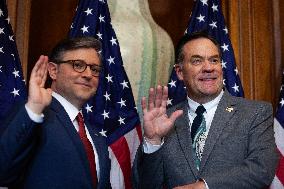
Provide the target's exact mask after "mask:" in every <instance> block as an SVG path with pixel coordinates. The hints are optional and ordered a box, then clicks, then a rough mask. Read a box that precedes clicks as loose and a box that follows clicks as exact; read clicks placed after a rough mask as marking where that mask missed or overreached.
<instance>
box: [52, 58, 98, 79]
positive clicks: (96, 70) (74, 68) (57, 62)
mask: <svg viewBox="0 0 284 189" xmlns="http://www.w3.org/2000/svg"><path fill="white" fill-rule="evenodd" d="M76 62H80V63H82V65H83V66H84V69H83V68H82V70H79V68H76V65H75V63H76ZM55 63H56V64H63V63H67V64H72V67H73V70H74V71H76V72H78V73H83V72H84V71H85V70H86V69H87V67H88V66H89V67H90V70H91V72H92V76H94V77H98V76H99V75H100V73H101V72H103V67H102V66H100V65H96V64H87V63H86V62H85V61H84V60H81V59H77V60H64V61H56V62H55ZM92 67H93V68H94V69H92ZM97 68H99V69H97Z"/></svg>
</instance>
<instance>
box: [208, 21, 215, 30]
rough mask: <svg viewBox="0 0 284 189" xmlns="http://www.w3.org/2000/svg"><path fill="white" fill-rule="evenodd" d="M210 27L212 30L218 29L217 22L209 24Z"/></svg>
mask: <svg viewBox="0 0 284 189" xmlns="http://www.w3.org/2000/svg"><path fill="white" fill-rule="evenodd" d="M209 26H211V27H212V29H214V28H217V22H213V21H212V23H211V24H209Z"/></svg>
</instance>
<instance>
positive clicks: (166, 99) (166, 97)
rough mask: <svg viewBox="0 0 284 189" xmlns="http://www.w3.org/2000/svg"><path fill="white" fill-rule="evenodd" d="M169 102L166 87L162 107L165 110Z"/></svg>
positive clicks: (165, 87)
mask: <svg viewBox="0 0 284 189" xmlns="http://www.w3.org/2000/svg"><path fill="white" fill-rule="evenodd" d="M167 101H168V87H167V86H164V87H163V96H162V107H163V108H166V107H167Z"/></svg>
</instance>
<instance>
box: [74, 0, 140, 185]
mask: <svg viewBox="0 0 284 189" xmlns="http://www.w3.org/2000/svg"><path fill="white" fill-rule="evenodd" d="M69 35H70V36H71V37H75V36H93V37H96V38H97V39H99V40H100V41H101V42H102V47H103V48H102V52H101V53H102V56H103V67H104V73H102V74H101V75H100V81H99V87H98V90H97V94H96V96H95V98H94V99H92V100H90V101H89V102H88V103H87V104H86V106H85V110H84V111H85V112H84V113H85V116H87V117H88V120H89V122H90V123H91V124H92V125H93V126H94V127H98V128H99V129H100V130H101V132H100V133H101V135H102V136H105V137H107V142H108V145H109V147H110V148H109V151H110V156H111V161H112V168H111V184H112V187H113V188H126V189H129V188H131V166H132V162H133V160H134V157H135V153H136V149H137V148H138V146H139V144H140V142H141V138H142V133H141V126H140V120H139V116H138V113H137V109H136V106H135V102H134V98H133V95H132V90H131V86H130V83H129V80H128V78H127V75H126V72H125V70H124V67H123V62H122V58H121V54H120V48H119V43H118V40H117V37H116V35H115V32H114V29H113V27H112V25H111V18H110V13H109V9H108V4H107V1H106V0H80V1H79V5H78V7H77V10H76V15H75V17H74V19H73V23H72V25H71V30H70V33H69Z"/></svg>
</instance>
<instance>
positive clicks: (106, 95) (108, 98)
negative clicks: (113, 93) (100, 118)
mask: <svg viewBox="0 0 284 189" xmlns="http://www.w3.org/2000/svg"><path fill="white" fill-rule="evenodd" d="M104 97H105V98H106V101H108V100H109V101H110V94H108V93H107V91H106V94H105V95H104Z"/></svg>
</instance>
